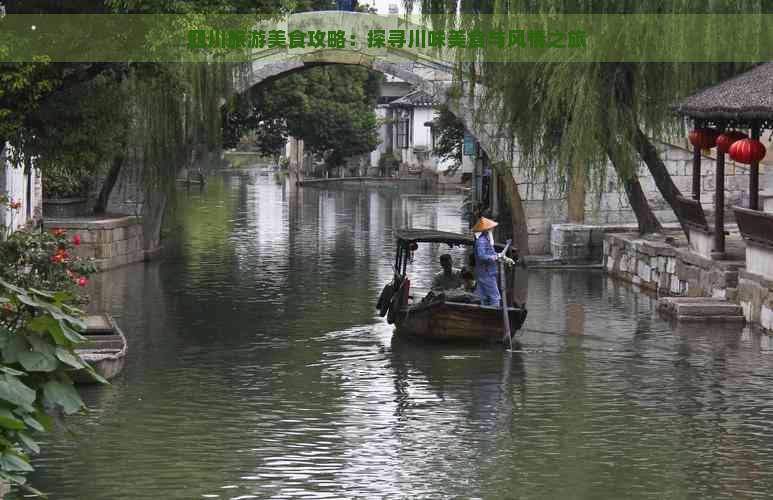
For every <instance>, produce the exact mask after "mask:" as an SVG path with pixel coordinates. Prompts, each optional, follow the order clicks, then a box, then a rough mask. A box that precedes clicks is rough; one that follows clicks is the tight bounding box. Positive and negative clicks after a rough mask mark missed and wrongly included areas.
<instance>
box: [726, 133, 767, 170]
mask: <svg viewBox="0 0 773 500" xmlns="http://www.w3.org/2000/svg"><path fill="white" fill-rule="evenodd" d="M728 152H729V153H730V158H732V159H733V160H735V161H737V162H738V163H745V164H747V165H749V164H751V163H756V162H758V161H760V160H761V159H763V158H765V146H763V145H762V143H761V142H760V141H758V140H756V139H741V140H740V141H735V142H734V143H733V145H732V146H730V150H729V151H728Z"/></svg>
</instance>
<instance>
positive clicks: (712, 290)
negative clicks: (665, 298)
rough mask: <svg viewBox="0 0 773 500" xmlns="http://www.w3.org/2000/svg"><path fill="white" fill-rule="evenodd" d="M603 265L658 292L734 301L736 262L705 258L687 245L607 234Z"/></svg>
mask: <svg viewBox="0 0 773 500" xmlns="http://www.w3.org/2000/svg"><path fill="white" fill-rule="evenodd" d="M604 266H605V267H606V269H607V272H608V273H609V274H610V275H611V276H613V277H616V278H619V279H622V280H624V281H628V282H630V283H633V284H635V285H638V286H640V287H642V288H645V289H648V290H652V291H654V292H657V293H658V294H660V295H673V296H685V297H717V298H725V299H728V300H730V301H736V300H737V297H738V273H739V271H738V267H739V266H738V265H736V264H733V263H729V262H728V263H721V262H717V261H713V260H709V259H705V258H703V257H701V256H699V255H696V254H694V253H692V252H690V251H689V250H687V248H686V247H685V248H677V247H674V246H672V245H669V244H668V243H665V242H663V241H657V240H654V239H642V238H640V237H639V236H638V235H636V234H607V235H606V236H605V238H604Z"/></svg>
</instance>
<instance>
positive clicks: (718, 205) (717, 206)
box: [712, 150, 725, 260]
mask: <svg viewBox="0 0 773 500" xmlns="http://www.w3.org/2000/svg"><path fill="white" fill-rule="evenodd" d="M714 185H715V191H714V251H713V252H712V257H714V258H715V259H716V260H719V259H722V258H724V256H725V153H722V152H721V151H719V150H717V169H716V181H715V182H714Z"/></svg>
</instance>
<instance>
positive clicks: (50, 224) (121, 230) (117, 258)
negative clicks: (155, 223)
mask: <svg viewBox="0 0 773 500" xmlns="http://www.w3.org/2000/svg"><path fill="white" fill-rule="evenodd" d="M45 226H46V228H49V229H53V228H62V229H64V230H66V231H67V233H68V234H71V235H74V234H78V235H80V237H81V244H80V246H78V247H77V250H76V253H77V255H78V256H80V257H84V258H94V259H95V260H96V264H97V268H98V269H99V270H100V271H105V270H107V269H113V268H116V267H119V266H124V265H126V264H131V263H133V262H140V261H143V260H145V251H144V250H143V237H142V220H141V218H139V217H135V216H114V217H105V218H97V217H88V218H77V219H54V220H46V221H45Z"/></svg>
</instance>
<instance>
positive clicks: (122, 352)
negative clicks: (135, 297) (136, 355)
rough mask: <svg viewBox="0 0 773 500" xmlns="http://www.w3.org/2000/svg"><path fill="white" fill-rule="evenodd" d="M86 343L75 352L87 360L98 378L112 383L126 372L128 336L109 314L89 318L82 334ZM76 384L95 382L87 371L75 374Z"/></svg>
mask: <svg viewBox="0 0 773 500" xmlns="http://www.w3.org/2000/svg"><path fill="white" fill-rule="evenodd" d="M82 335H83V336H84V337H86V342H85V343H84V344H83V345H82V346H80V347H78V348H76V349H75V351H76V352H77V353H78V354H79V355H80V357H81V358H83V360H84V361H86V362H87V363H88V364H89V365H91V367H92V368H94V371H95V372H97V374H98V375H100V376H101V377H103V378H105V379H106V380H110V379H112V378H114V377H115V376H116V375H118V374H119V373H120V372H121V370H122V369H123V364H124V358H125V357H126V337H124V334H123V332H122V331H121V329H120V328H118V325H116V323H115V320H113V317H112V316H110V315H109V314H98V315H95V316H88V317H87V318H86V330H85V331H84V332H83V333H82ZM71 376H72V379H73V381H74V382H76V383H80V384H89V383H95V382H96V380H94V377H92V376H91V375H90V374H89V373H88V372H87V371H86V370H78V371H75V372H73V373H72V375H71Z"/></svg>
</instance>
